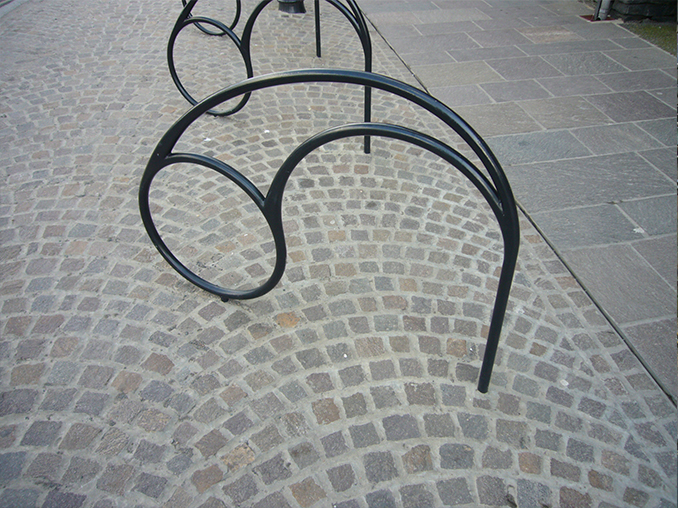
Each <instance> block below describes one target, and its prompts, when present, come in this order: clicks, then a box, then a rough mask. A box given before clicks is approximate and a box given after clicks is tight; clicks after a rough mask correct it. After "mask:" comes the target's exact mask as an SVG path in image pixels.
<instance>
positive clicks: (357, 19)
mask: <svg viewBox="0 0 678 508" xmlns="http://www.w3.org/2000/svg"><path fill="white" fill-rule="evenodd" d="M235 1H236V12H235V15H234V19H233V22H232V23H231V25H230V26H226V25H225V24H224V23H222V22H221V21H218V20H216V19H212V18H208V17H202V16H193V15H192V14H191V13H192V11H193V8H194V7H195V5H196V3H197V2H198V0H189V1H188V2H187V1H186V0H182V3H183V5H184V8H183V10H182V11H181V14H180V15H179V17H178V18H177V21H176V23H175V24H174V28H173V29H172V33H171V34H170V38H169V41H168V43H167V64H168V66H169V71H170V75H171V76H172V81H174V84H175V85H176V87H177V88H178V89H179V92H180V93H181V95H183V96H184V98H185V99H186V100H187V101H188V102H189V103H190V104H192V105H193V106H195V105H196V104H197V103H198V101H197V100H196V99H195V98H194V97H193V96H192V95H191V94H190V92H189V91H188V90H187V89H186V87H184V85H183V84H182V83H181V80H180V79H179V75H178V73H177V70H176V66H175V63H174V46H175V43H176V40H177V37H178V35H179V33H180V32H181V31H182V30H183V29H184V28H186V27H188V26H190V25H195V26H196V27H197V28H198V29H200V30H201V31H202V32H203V33H205V34H207V35H211V36H218V37H223V36H227V37H228V38H230V39H231V41H232V42H233V44H234V45H235V47H236V48H237V49H238V51H239V52H240V55H241V57H242V59H243V62H244V64H245V69H246V72H247V77H248V78H251V77H253V76H254V70H253V67H252V52H251V42H252V31H253V29H254V24H255V22H256V21H257V18H258V17H259V15H260V14H261V12H262V11H263V10H264V8H265V7H266V6H267V5H268V4H270V3H271V2H272V1H273V0H262V1H261V2H260V3H259V4H258V5H257V6H256V7H255V9H254V10H253V11H252V13H251V14H250V16H249V18H248V19H247V22H246V23H245V28H244V29H243V33H242V37H238V36H237V35H236V34H235V32H234V29H235V27H236V26H237V24H238V21H239V20H240V14H241V11H242V6H241V2H240V0H235ZM325 1H326V2H328V3H329V4H330V5H332V6H333V7H335V8H336V9H337V10H339V12H341V13H342V14H343V15H344V17H346V19H347V20H348V21H349V23H350V24H351V26H352V27H353V29H354V30H355V31H356V33H357V34H358V37H359V39H360V44H361V45H362V48H363V55H364V58H365V72H372V41H371V38H370V31H369V29H368V27H367V22H366V21H365V17H364V16H363V13H362V11H361V10H360V7H358V4H357V3H356V1H355V0H346V5H345V4H344V3H343V2H341V1H340V0H325ZM208 27H211V28H208ZM315 40H316V56H317V57H318V58H320V57H321V56H322V40H321V32H320V0H315ZM215 91H216V90H215ZM249 98H250V94H246V95H244V96H243V97H242V98H241V100H240V102H239V103H238V104H236V105H235V106H234V107H232V108H231V109H228V110H226V111H216V110H210V111H208V113H209V114H211V115H214V116H228V115H232V114H233V113H236V112H238V111H240V110H241V109H242V108H243V107H244V106H245V104H247V102H248V101H249ZM371 112H372V90H371V89H370V88H369V87H366V88H365V103H364V120H365V122H369V121H370V119H371V116H372V113H371ZM369 152H370V140H369V137H366V138H365V153H369Z"/></svg>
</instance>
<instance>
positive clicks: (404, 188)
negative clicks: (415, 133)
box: [0, 0, 677, 508]
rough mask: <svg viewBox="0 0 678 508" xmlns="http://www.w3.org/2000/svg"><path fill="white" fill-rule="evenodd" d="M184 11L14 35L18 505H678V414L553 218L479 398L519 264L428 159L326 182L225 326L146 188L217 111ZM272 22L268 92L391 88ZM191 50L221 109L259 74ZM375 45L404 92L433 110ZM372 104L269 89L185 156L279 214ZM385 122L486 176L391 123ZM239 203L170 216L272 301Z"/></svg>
mask: <svg viewBox="0 0 678 508" xmlns="http://www.w3.org/2000/svg"><path fill="white" fill-rule="evenodd" d="M205 3H207V2H205ZM252 5H253V3H252V2H245V10H246V11H247V10H248V9H250V8H252ZM179 11H180V2H178V0H177V1H176V2H175V1H170V0H154V1H150V0H140V1H138V2H125V3H115V2H113V3H111V2H103V1H100V0H91V1H89V2H74V1H72V0H61V1H56V0H40V1H39V0H35V1H28V2H26V3H24V4H22V5H20V6H18V7H16V8H15V9H13V10H12V11H11V12H9V13H7V14H6V15H5V16H3V17H2V18H0V41H2V44H0V54H1V56H2V61H3V62H4V65H3V66H2V68H0V76H1V80H0V86H1V88H0V95H1V97H2V100H1V101H0V154H1V155H0V160H1V161H2V166H1V167H2V171H3V180H4V185H3V187H2V190H1V191H0V227H1V229H0V238H1V242H2V243H1V246H0V249H1V251H0V252H1V256H0V262H1V263H2V267H1V268H0V291H1V293H2V302H1V303H2V315H1V318H0V333H1V334H2V335H1V337H2V338H1V340H0V386H1V388H0V487H1V488H2V491H1V492H0V506H2V507H5V506H11V507H24V506H26V507H28V506H43V507H80V506H83V507H84V506H87V507H98V508H103V507H113V506H125V507H127V506H139V507H151V506H166V507H179V506H181V507H187V506H190V507H201V508H208V507H210V508H212V507H224V506H225V507H236V506H237V507H256V508H264V507H288V506H289V507H295V506H300V507H311V506H314V507H329V506H333V507H342V508H349V507H362V508H365V507H369V508H376V507H391V506H398V507H407V508H424V507H428V506H431V507H439V506H502V505H505V506H519V507H521V508H522V507H544V506H549V507H554V508H555V507H558V506H559V507H592V508H593V507H596V508H603V507H606V508H610V507H614V506H618V507H622V506H638V507H648V508H659V507H661V508H669V507H675V506H676V433H677V429H676V409H675V407H674V406H673V405H672V404H671V403H670V402H669V399H668V398H667V397H666V396H665V394H664V393H663V392H662V391H661V390H660V389H659V388H658V387H657V385H656V384H655V383H654V381H653V380H652V379H651V377H650V376H648V374H647V372H646V371H645V370H644V368H643V367H642V365H641V364H640V363H639V362H638V361H637V359H636V358H635V357H634V356H633V354H632V353H631V352H630V350H629V349H628V347H627V346H626V345H625V344H624V342H623V341H621V340H620V338H619V336H618V335H617V334H616V333H615V332H614V330H613V329H612V328H611V327H610V325H609V324H608V323H607V321H606V320H605V319H604V317H603V316H602V315H601V314H600V312H599V311H598V309H597V307H596V306H594V305H593V304H592V302H591V301H590V300H589V298H588V297H587V295H586V293H585V292H584V291H583V290H582V289H581V287H580V286H579V285H578V284H577V283H576V281H575V279H574V278H573V277H572V276H571V274H570V273H569V272H568V271H567V270H566V268H565V267H564V266H563V265H562V263H561V262H560V261H559V260H558V258H557V257H556V256H555V254H554V253H553V251H552V250H551V249H550V248H549V247H548V246H547V244H546V243H545V242H544V240H543V239H542V237H541V236H540V235H539V234H538V233H537V232H536V231H535V230H534V229H533V228H532V226H531V224H530V222H529V221H527V220H525V219H523V220H521V227H522V246H521V253H520V258H519V266H518V271H517V274H516V277H515V282H514V287H513V291H512V295H511V300H510V306H509V310H508V313H507V317H506V322H505V327H504V333H503V338H502V341H501V345H500V351H499V355H498V358H497V362H496V365H495V372H494V375H493V378H492V384H491V386H490V392H489V393H488V394H481V393H479V392H477V391H476V390H475V382H476V379H477V375H478V370H479V365H480V358H481V355H482V351H483V342H484V341H483V336H484V334H486V333H487V323H488V320H489V312H490V310H491V304H492V298H493V290H494V289H495V287H496V283H497V275H498V266H499V263H500V261H501V248H502V244H501V238H500V235H499V233H498V228H497V227H496V226H495V225H494V219H493V217H492V215H491V212H490V211H489V210H488V209H487V207H485V206H484V205H483V201H482V199H481V198H480V197H479V195H478V194H477V193H476V192H475V191H474V190H473V189H472V188H471V187H470V185H469V184H467V183H466V182H465V180H464V179H463V178H461V177H460V176H458V175H456V174H454V173H451V172H450V171H449V169H448V168H447V167H446V166H445V165H443V164H441V162H440V161H439V160H437V159H436V158H435V157H432V156H428V155H427V154H424V153H421V151H420V150H418V149H415V148H413V147H410V146H408V145H404V144H401V143H397V142H389V141H386V140H381V139H375V140H374V141H373V142H374V146H373V153H372V154H371V155H365V154H364V153H362V150H361V140H360V139H353V140H347V141H344V142H341V143H339V142H337V143H333V144H331V145H328V146H326V147H325V148H323V149H321V150H318V151H316V152H314V153H313V154H311V155H310V156H309V157H307V159H306V160H305V162H304V164H303V165H302V166H300V167H299V168H298V169H297V170H296V172H295V175H294V176H293V178H292V180H291V181H290V185H289V191H288V192H287V194H286V202H285V205H284V217H285V229H286V234H287V238H288V250H289V254H288V261H289V262H288V267H287V271H286V274H285V276H284V277H283V279H282V281H281V282H280V284H279V285H278V287H276V288H275V289H274V290H273V291H271V292H270V293H268V294H267V295H265V296H263V297H261V298H259V299H256V300H250V301H232V302H227V303H223V302H221V301H220V300H218V299H215V298H214V297H212V296H211V295H209V294H207V293H204V292H202V291H200V290H198V289H196V288H195V287H193V286H192V285H190V284H188V283H187V282H185V281H184V280H183V279H182V278H180V277H179V276H178V275H177V274H176V273H175V272H174V271H172V270H171V269H170V268H169V267H168V265H167V264H166V263H164V261H162V259H161V258H160V256H159V254H158V253H157V252H156V250H155V249H154V247H153V246H152V245H151V243H150V241H149V240H148V238H147V236H146V234H145V232H144V230H143V227H142V225H141V220H140V218H139V214H138V206H137V189H138V184H139V178H140V175H141V173H142V171H143V168H144V166H145V164H146V162H147V160H148V157H149V155H150V154H151V151H152V150H153V148H154V146H155V144H156V143H157V141H158V140H159V138H160V136H161V135H162V134H163V133H164V132H165V131H166V129H167V128H168V127H169V126H170V125H171V124H172V123H173V122H174V121H175V120H176V119H178V117H179V116H180V115H181V113H182V112H184V111H186V110H187V104H186V102H185V101H184V100H183V98H182V97H181V96H180V95H179V93H178V92H177V91H176V89H175V88H174V86H173V84H172V83H171V81H170V79H169V74H168V72H167V65H166V61H165V43H166V40H167V37H168V35H169V32H170V30H171V27H172V25H173V23H174V20H175V18H176V16H177V15H178V14H179ZM223 18H224V19H225V20H227V19H228V15H224V16H223ZM260 22H261V28H260V29H259V32H258V35H257V37H255V46H254V53H255V55H254V56H255V73H257V74H260V73H262V72H270V71H273V70H283V69H289V68H298V67H306V66H320V65H322V66H332V65H334V66H342V67H349V68H358V69H359V68H361V67H362V56H361V55H362V53H361V51H360V47H359V45H358V44H357V41H356V37H355V34H354V33H353V32H352V30H351V28H350V27H349V26H348V25H347V23H346V22H345V21H344V20H343V18H341V16H340V15H338V14H337V13H336V12H334V11H333V10H332V9H330V8H329V7H328V8H327V9H325V10H324V11H323V30H324V32H323V34H324V36H325V37H326V39H325V40H326V43H325V46H324V51H325V53H324V56H323V59H322V60H318V59H316V58H315V57H314V56H313V51H314V45H313V28H312V27H313V22H312V14H311V13H308V14H307V15H306V16H289V15H282V14H279V13H278V12H277V11H276V10H275V9H274V8H270V9H268V10H267V11H266V12H265V15H263V16H262V19H261V20H260ZM283 26H284V28H285V29H284V30H283V29H282V28H281V27H283ZM262 34H269V36H268V37H264V36H263V35H262ZM271 35H275V37H273V36H271ZM180 42H181V44H180V45H179V47H178V54H177V59H178V60H177V61H178V62H179V63H180V67H181V68H182V69H187V68H190V70H184V71H182V72H185V75H186V78H187V80H190V78H191V76H200V79H195V81H192V82H190V81H187V82H190V84H191V86H195V87H196V94H202V95H204V94H207V93H210V92H211V91H213V88H212V86H214V87H217V88H218V87H219V86H223V85H225V84H228V82H229V79H230V78H229V77H228V76H230V75H232V74H233V73H235V74H237V72H238V68H239V67H238V66H239V65H241V64H239V63H238V61H237V59H235V60H231V59H225V61H223V62H221V63H220V64H219V65H220V67H212V68H210V67H205V66H203V67H201V65H200V64H201V63H204V64H205V65H206V66H207V65H210V63H209V61H208V58H209V57H210V56H211V55H215V54H217V53H216V49H219V48H218V46H217V43H218V42H222V43H224V44H225V45H228V41H226V42H224V41H223V40H221V41H219V40H217V39H213V38H209V37H207V36H205V35H204V34H201V33H200V32H198V31H197V30H193V31H187V32H186V33H185V34H183V33H182V36H181V41H180ZM373 43H374V46H375V60H374V63H375V71H376V72H380V73H384V74H388V75H390V76H392V77H395V78H398V79H402V80H405V81H408V82H411V83H416V81H414V79H413V78H412V76H411V75H410V74H409V73H408V71H407V69H406V68H405V67H404V66H403V65H402V63H401V62H400V60H399V59H398V57H397V55H395V54H394V53H393V52H392V50H391V49H390V48H389V47H388V45H387V44H385V43H384V41H383V40H382V39H380V38H379V37H378V35H377V34H376V33H374V34H373ZM179 48H180V49H179ZM207 48H211V49H207ZM215 48H216V49H215ZM230 49H231V51H232V48H230ZM180 51H183V52H184V53H183V54H181V53H180ZM201 52H202V53H201ZM229 54H231V53H229ZM191 55H196V56H195V57H192V56H191ZM191 66H192V67H191ZM220 68H223V69H225V70H226V71H231V72H230V74H229V72H222V73H217V72H216V69H220ZM240 70H242V69H240ZM224 79H225V80H226V81H224ZM238 79H239V78H238ZM199 88H201V89H199ZM214 89H216V88H214ZM361 100H362V90H361V89H359V88H357V87H350V86H345V87H340V86H334V87H331V86H320V85H310V86H294V87H280V88H279V89H274V90H268V91H265V92H262V93H260V94H256V95H255V96H253V98H252V100H251V101H250V103H249V104H248V105H247V106H246V107H245V108H244V109H243V111H241V112H240V113H238V114H237V115H235V116H234V117H233V118H219V119H216V118H212V117H210V118H205V119H204V121H202V122H200V123H199V124H198V125H197V126H195V127H194V128H192V129H191V130H190V131H189V132H188V133H187V135H186V136H185V137H184V138H183V139H182V140H181V150H192V151H195V152H198V153H204V154H206V155H210V156H214V157H217V158H220V159H222V160H224V161H227V162H228V163H229V164H230V165H232V166H233V167H236V168H238V169H239V170H242V171H243V172H244V173H245V174H246V175H247V176H248V177H249V178H250V179H251V180H252V181H254V182H255V183H257V184H259V185H261V186H262V187H263V188H265V186H266V182H268V181H269V180H270V177H271V175H272V174H273V173H274V172H275V170H276V169H277V168H278V167H279V165H280V163H281V162H282V160H284V158H285V156H286V154H288V153H289V152H290V151H291V150H292V149H293V148H295V147H296V145H297V144H298V143H299V142H300V141H301V140H303V139H305V138H306V137H308V135H309V134H312V133H314V132H317V131H319V130H321V129H323V128H326V127H328V126H330V125H336V124H341V123H345V122H347V121H356V120H360V116H361V114H362V112H361V104H362V103H361ZM374 117H375V119H379V120H382V121H391V122H398V123H403V122H404V123H405V124H406V125H409V126H412V127H415V128H419V129H422V130H425V131H426V132H430V133H432V134H433V135H435V136H438V137H440V138H442V139H444V140H445V141H447V142H449V143H453V144H455V145H456V146H459V149H460V150H461V151H464V148H463V146H461V145H460V144H459V140H458V139H455V138H454V136H451V135H449V133H446V132H445V131H444V130H443V129H442V128H441V126H440V125H438V124H436V123H435V122H432V121H431V120H430V118H428V117H427V116H426V115H424V114H423V113H422V112H421V111H418V110H416V109H414V108H412V107H411V106H409V105H408V104H405V103H404V102H403V101H400V100H396V99H394V98H392V97H389V96H388V95H387V94H382V93H378V94H375V106H374ZM233 191H234V189H233V188H231V184H229V183H228V182H224V181H220V180H219V178H218V177H216V176H214V175H211V174H209V173H207V172H205V171H201V170H200V168H195V167H183V166H180V167H171V168H168V169H166V170H163V172H162V173H161V174H160V175H159V176H158V179H157V182H155V183H154V187H153V188H152V202H153V214H154V218H155V219H156V221H157V222H158V224H159V228H160V229H161V231H162V233H163V235H165V236H164V237H165V238H166V239H167V241H168V243H171V244H172V245H173V247H174V248H175V249H176V250H177V252H179V253H180V256H182V259H185V260H186V262H187V263H194V264H193V265H192V266H193V267H194V268H195V269H196V270H198V271H200V273H201V274H202V275H204V276H205V277H209V278H214V279H215V280H219V281H220V282H221V283H224V284H226V283H228V284H233V285H234V286H237V287H247V286H246V285H247V284H250V283H251V282H249V281H252V280H256V279H257V278H260V277H262V276H265V274H266V273H268V272H269V271H270V266H271V259H270V254H271V252H270V239H268V238H267V236H266V235H267V234H268V232H267V230H266V228H265V227H264V226H265V224H264V223H263V222H262V220H261V218H260V217H258V216H257V214H256V213H255V212H256V210H253V209H252V208H253V207H252V206H251V205H249V206H248V204H247V203H242V202H241V201H240V198H238V197H237V193H235V192H233Z"/></svg>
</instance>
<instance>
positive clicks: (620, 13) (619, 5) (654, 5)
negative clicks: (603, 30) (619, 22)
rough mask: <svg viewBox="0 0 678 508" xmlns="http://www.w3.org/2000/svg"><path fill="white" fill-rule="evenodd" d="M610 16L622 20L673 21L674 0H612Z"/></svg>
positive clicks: (674, 13)
mask: <svg viewBox="0 0 678 508" xmlns="http://www.w3.org/2000/svg"><path fill="white" fill-rule="evenodd" d="M610 17H613V18H621V19H623V20H624V21H628V20H634V19H651V20H654V21H675V20H676V0H614V2H613V3H612V9H610Z"/></svg>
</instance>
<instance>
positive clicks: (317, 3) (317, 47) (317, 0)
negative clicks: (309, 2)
mask: <svg viewBox="0 0 678 508" xmlns="http://www.w3.org/2000/svg"><path fill="white" fill-rule="evenodd" d="M315 54H316V56H317V57H318V58H320V57H321V49H320V0H315Z"/></svg>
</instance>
